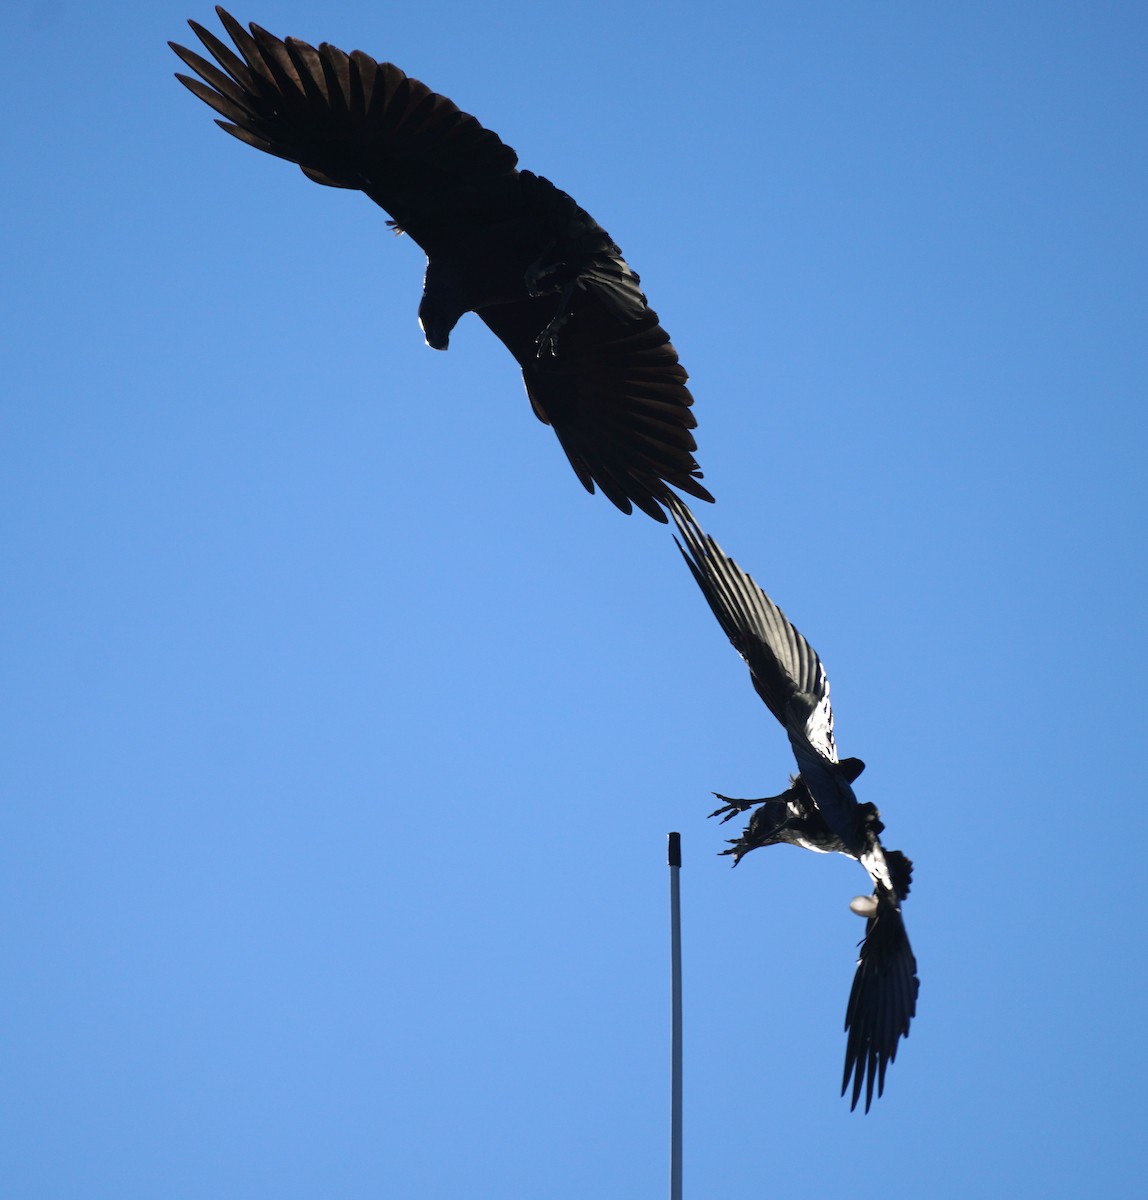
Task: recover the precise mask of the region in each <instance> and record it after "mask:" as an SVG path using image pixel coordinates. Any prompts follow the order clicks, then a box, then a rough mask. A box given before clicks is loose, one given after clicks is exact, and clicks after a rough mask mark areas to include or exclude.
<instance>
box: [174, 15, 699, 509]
mask: <svg viewBox="0 0 1148 1200" xmlns="http://www.w3.org/2000/svg"><path fill="white" fill-rule="evenodd" d="M216 12H217V13H218V14H219V19H220V21H221V22H222V23H223V27H224V29H225V30H226V31H227V33H228V35H229V36H230V37H231V40H232V42H233V43H234V46H235V50H232V49H231V48H230V47H228V46H227V45H225V44H224V43H223V42H222V41H220V39H219V38H217V37H215V36H214V35H213V34H212V33H211V32H209V31H208V30H207V29H205V28H203V26H201V25H199V24H197V23H196V22H195V21H189V22H188V24H190V26H191V28H192V29H193V30H194V32H195V34H196V36H197V37H198V38H199V40H200V41H201V42H202V43H203V45H204V46H205V47H206V48H207V51H208V52H209V54H210V55H211V57H212V58H213V59H214V60H215V62H214V63H212V62H209V61H208V60H207V59H205V58H203V57H202V56H201V55H199V54H197V53H195V52H193V51H191V50H188V49H186V48H185V47H183V46H179V45H177V44H176V43H174V42H171V43H169V44H170V45H171V48H172V49H173V50H174V51H175V52H176V54H178V55H179V57H180V58H181V59H182V60H183V62H184V63H185V64H186V65H187V66H188V67H190V68H191V70H192V71H194V72H195V76H197V77H193V76H188V75H183V74H178V73H177V78H178V79H179V80H180V81H181V82H182V83H184V84H185V85H186V86H187V87H188V88H189V89H190V90H191V91H192V92H193V93H194V94H195V95H196V96H198V97H199V98H200V99H201V100H203V101H204V102H205V103H207V104H209V105H210V106H211V107H212V108H213V109H214V110H215V111H216V112H217V113H218V114H219V115H220V117H222V118H223V119H222V120H219V121H217V122H216V123H217V124H218V125H219V126H220V127H221V128H222V129H224V130H225V131H226V132H228V133H230V134H233V135H234V136H235V137H237V138H238V139H239V140H240V141H243V142H246V143H247V144H248V145H251V146H255V147H256V148H257V149H259V150H263V151H265V152H266V153H268V154H274V155H276V156H277V157H279V158H285V159H287V160H288V161H290V162H294V163H297V164H298V166H299V167H300V168H301V169H302V171H303V173H304V174H305V175H306V176H307V177H308V178H309V179H312V180H314V181H315V182H316V183H321V184H325V185H327V186H329V187H338V188H351V189H355V190H358V191H361V192H363V193H365V194H366V195H367V196H368V197H370V199H371V200H373V201H374V202H375V203H376V204H378V205H379V206H380V207H381V208H383V209H385V210H386V212H387V213H388V214H389V215H390V218H391V221H390V224H391V225H392V226H393V227H394V228H395V230H396V231H397V232H400V233H405V234H407V235H408V236H409V237H410V238H411V239H412V240H413V241H414V242H415V243H417V245H418V246H419V247H421V249H422V250H423V251H424V252H425V253H426V256H427V270H426V280H425V284H424V289H423V296H422V302H421V304H420V305H419V321H420V323H421V325H422V328H423V332H424V334H425V336H426V340H427V343H428V344H429V345H430V346H432V347H434V348H435V349H436V350H445V349H446V347H447V342H448V340H449V338H450V333H451V330H452V329H453V328H454V326H455V324H456V322H457V321H458V320H459V318H460V317H461V316H462V315H463V313H466V312H476V313H477V314H478V316H479V317H480V318H481V319H482V320H483V321H484V322H485V323H486V325H487V326H488V327H489V328H490V329H491V331H492V332H493V333H494V335H495V336H496V337H497V338H498V339H499V340H500V341H501V342H503V344H504V345H505V346H506V348H507V349H508V350H509V351H510V353H511V354H512V355H513V356H514V358H515V360H516V361H517V362H518V365H519V367H520V368H521V369H522V375H523V379H524V381H525V383H526V392H527V396H528V397H529V399H530V403H531V406H532V407H533V409H534V412H535V414H536V415H537V416H538V418H539V419H540V420H542V421H543V422H545V423H546V424H548V425H551V426H552V427H553V429H554V432H555V433H556V434H557V435H558V440H559V442H560V443H561V444H562V448H563V450H564V451H565V452H566V456H567V457H568V458H569V460H570V464H571V465H572V466H573V468H574V471H575V473H576V474H577V476H578V478H579V479H580V480H581V481H582V484H583V485H584V486H585V487H586V489H587V491H590V492H593V491H594V489H595V486H597V487H598V488H600V489H601V491H602V492H603V494H604V495H606V496H607V497H608V498H609V499H610V500H611V501H612V502H613V503H614V504H615V505H617V507H618V508H620V509H621V510H622V511H623V512H627V513H628V512H632V511H633V508H634V507H635V506H636V507H637V508H639V509H641V510H642V511H643V512H645V513H647V514H649V515H650V516H651V517H653V518H654V519H655V520H657V521H662V522H665V520H666V515H665V512H664V511H663V507H662V506H663V505H665V504H666V503H668V501H669V499H670V497H672V496H673V494H674V493H673V492H672V491H671V490H670V489H671V488H677V489H679V490H680V491H682V492H685V493H688V494H689V495H691V496H694V497H697V498H698V499H701V500H712V499H713V497H712V496H711V495H710V494H709V492H708V491H707V490H706V489H705V488H704V487H703V486H702V484H701V483H699V482H698V481H699V479H700V478H701V471H700V469H699V467H698V464H697V460H696V459H695V458H694V453H693V452H694V450H695V449H696V448H697V446H696V443H695V441H694V438H693V434H692V433H691V430H692V429H693V428H694V427H695V425H696V423H697V422H696V420H695V418H694V416H693V413H692V411H691V406H692V404H693V397H692V396H691V395H690V392H689V389H688V388H687V387H686V378H687V377H686V371H685V369H684V368H683V367H682V365H681V363H680V362H679V361H678V355H677V352H676V351H675V350H674V347H673V346H672V345H671V344H670V339H669V335H668V334H667V333H666V332H665V330H664V329H662V327H661V325H660V323H659V321H658V316H657V313H655V312H654V310H653V309H652V308H650V307H649V305H648V304H647V303H646V297H645V296H644V295H643V293H642V291H641V288H640V280H639V278H638V275H637V274H636V273H635V272H634V271H633V270H631V268H630V267H629V266H628V265H627V263H626V261H625V259H624V258H623V257H622V252H621V251H620V250H619V249H618V247H617V246H616V245H615V244H614V242H613V241H612V240H611V238H610V236H609V234H607V233H606V231H605V230H604V229H603V228H602V227H601V225H599V224H598V223H597V222H596V221H595V220H594V219H593V217H591V216H590V215H589V213H587V212H586V211H585V210H584V209H582V208H580V207H579V206H578V204H577V203H575V201H574V200H573V199H572V198H571V197H570V196H568V195H567V194H566V193H565V192H563V191H560V190H559V189H558V188H556V187H555V186H554V185H553V184H552V183H550V182H549V181H548V180H546V179H544V178H543V177H542V176H540V175H535V174H533V173H532V172H530V171H520V170H519V169H518V168H517V163H518V156H517V155H516V154H515V152H514V151H513V150H512V149H511V148H510V147H509V146H507V145H506V144H505V143H504V142H503V141H502V140H501V139H500V138H499V137H498V135H497V134H495V133H493V132H491V131H490V130H489V129H485V128H483V126H482V125H480V124H479V122H478V121H477V120H475V118H474V117H472V116H469V115H468V114H467V113H464V112H462V111H461V110H460V109H459V108H457V107H456V106H455V105H454V104H453V103H452V102H451V101H450V100H448V99H447V98H446V97H445V96H440V95H438V94H437V93H435V92H432V91H431V90H430V89H429V88H428V87H427V86H426V85H425V84H422V83H420V82H419V81H418V80H417V79H412V78H411V77H410V76H408V75H406V74H404V73H403V72H402V71H401V70H399V68H398V67H396V66H394V65H392V64H391V63H385V62H384V63H379V62H376V61H375V60H374V59H373V58H371V57H369V56H368V55H366V54H364V53H363V52H362V51H361V50H355V51H353V52H352V53H350V54H347V53H345V52H344V51H342V50H338V49H336V48H335V47H334V46H331V45H328V44H327V43H325V42H324V43H323V44H321V45H320V46H319V47H318V48H317V49H316V48H315V47H314V46H310V45H308V44H307V43H306V42H301V41H299V40H298V39H296V38H287V39H286V40H285V41H281V40H280V39H279V38H277V37H274V36H273V35H272V34H270V33H268V32H267V31H266V30H265V29H261V28H260V27H259V26H258V25H254V24H252V25H251V27H250V31H248V30H246V29H244V28H243V26H242V25H241V24H240V23H239V22H238V21H236V20H235V18H234V17H232V16H231V15H230V14H229V13H227V12H225V11H224V10H223V9H222V8H217V9H216ZM235 51H238V54H237V53H236V52H235ZM216 64H218V65H216Z"/></svg>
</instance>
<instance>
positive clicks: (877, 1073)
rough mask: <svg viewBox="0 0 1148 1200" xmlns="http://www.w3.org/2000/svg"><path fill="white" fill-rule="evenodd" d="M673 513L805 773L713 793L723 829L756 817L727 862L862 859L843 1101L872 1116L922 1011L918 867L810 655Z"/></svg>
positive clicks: (705, 539) (687, 553)
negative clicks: (810, 856) (761, 854)
mask: <svg viewBox="0 0 1148 1200" xmlns="http://www.w3.org/2000/svg"><path fill="white" fill-rule="evenodd" d="M670 512H671V514H672V516H673V518H674V523H675V524H676V525H677V528H678V531H679V532H680V534H681V537H682V541H684V542H685V547H683V546H682V542H681V541H678V539H677V538H675V539H674V540H675V541H677V542H678V549H679V550H681V552H682V557H683V558H684V559H685V561H686V564H687V565H688V566H689V568H690V571H691V573H692V574H693V577H694V579H695V580H696V581H697V585H698V587H700V588H701V590H702V594H703V595H704V596H705V598H706V600H707V601H708V603H709V606H710V608H711V609H712V610H713V613H714V616H716V617H717V619H718V624H719V625H721V627H722V629H723V630H725V633H726V636H727V637H728V638H729V640H730V641H731V642H732V643H733V646H734V649H735V650H737V652H738V653H739V654H740V655H741V656H742V658H743V659H745V661H746V663H747V664H748V665H749V673H750V679H751V680H752V682H753V686H754V688H755V690H756V691H757V694H758V695H759V696H760V697H761V698H762V700H764V701H765V705H766V707H767V708H768V709H769V711H770V712H771V713H773V715H774V716H775V717H776V718H777V720H778V721H779V722H780V723H781V725H782V727H783V728H784V729H785V732H786V733H787V734H788V736H789V744H790V746H791V747H792V748H793V754H794V757H795V758H796V759H797V765H798V768H799V773H798V774H797V775H794V776H791V777H790V786H789V788H788V789H786V791H784V792H782V793H781V794H780V795H779V796H768V797H763V798H762V799H760V800H736V799H731V798H730V797H728V796H722V795H720V794H719V795H718V797H717V798H718V799H719V800H723V801H725V804H724V805H723V807H722V808H719V809H717V810H716V811H715V812H713V813H711V814H710V815H711V816H714V817H716V816H721V817H722V820H723V821H728V820H729V819H730V818H731V817H733V816H734V815H735V814H737V813H741V812H745V811H746V810H747V809H750V808H753V809H755V810H756V811H754V812H753V813H752V815H751V816H750V819H749V824H748V825H747V826H746V828H745V830H744V831H743V833H742V835H741V837H739V838H736V839H733V840H732V841H731V848H730V849H729V850H725V851H723V853H724V854H732V855H733V858H734V865H735V866H736V865H737V863H738V862H739V861H740V859H741V858H742V857H743V856H744V855H745V854H748V853H749V851H750V850H755V849H757V848H758V847H759V846H773V845H777V844H780V843H782V842H788V843H790V844H791V845H795V846H802V847H804V848H805V849H807V850H815V851H818V852H819V853H839V854H845V855H848V856H849V857H850V858H855V859H856V860H857V861H858V862H859V863H860V864H861V865H862V866H863V867H864V868H865V870H866V871H867V872H868V873H869V877H870V879H871V880H872V882H873V893H872V895H870V896H858V897H856V898H855V899H854V900H853V901H852V902H851V904H850V908H852V909H853V911H854V912H855V913H857V914H858V915H859V916H863V917H865V918H866V928H865V938H864V941H863V942H862V944H861V952H860V956H859V959H858V962H857V970H856V972H855V974H854V977H853V987H852V990H851V992H850V994H849V1004H848V1006H847V1008H846V1011H845V1030H846V1034H847V1036H846V1045H845V1074H844V1078H843V1080H842V1084H841V1094H842V1095H844V1094H845V1092H846V1090H847V1088H848V1087H849V1083H850V1079H852V1082H853V1096H852V1104H851V1106H850V1107H851V1108H856V1107H857V1102H858V1099H859V1098H860V1095H861V1092H862V1089H864V1091H865V1111H866V1112H868V1111H869V1106H870V1104H871V1103H872V1100H873V1090H874V1087H876V1091H877V1095H878V1096H880V1095H881V1094H882V1092H883V1091H884V1088H885V1071H886V1069H887V1067H888V1065H889V1064H890V1063H891V1062H892V1061H893V1060H894V1058H895V1057H896V1054H897V1043H898V1041H899V1039H900V1038H901V1037H907V1036H908V1034H909V1022H910V1021H911V1020H912V1018H913V1016H914V1014H915V1013H916V1009H917V991H918V986H919V985H918V980H917V960H916V959H915V958H914V956H913V951H912V948H911V947H910V945H909V938H908V935H907V934H906V932H905V924H904V921H903V919H902V916H901V902H902V901H903V900H904V899H905V897H906V896H907V895H908V894H909V883H910V880H911V878H912V870H913V868H912V863H911V862H910V861H909V859H908V858H906V857H905V855H904V854H902V853H901V852H900V851H899V850H885V849H884V847H883V846H882V845H881V838H880V835H881V832H882V830H883V828H884V826H883V825H882V823H881V820H880V817H879V815H878V812H877V809H876V808H875V807H874V806H873V805H872V804H861V803H859V802H858V800H857V797H856V796H855V795H854V792H853V786H852V785H853V782H854V781H855V780H856V779H857V777H858V775H860V774H861V772H862V771H863V770H864V769H865V764H864V763H863V762H862V761H861V760H860V759H858V758H845V759H839V758H838V757H837V747H836V744H835V742H834V739H833V709H832V707H831V706H830V703H829V681H828V679H827V678H826V676H825V668H824V667H823V666H822V665H821V660H820V659H819V658H818V657H817V653H816V652H815V651H814V649H813V647H812V646H810V644H809V643H808V642H807V641H806V640H805V638H803V637H802V636H801V634H800V633H798V631H797V630H796V629H795V628H794V627H793V625H792V624H791V622H790V621H789V620H788V619H787V618H786V616H785V614H784V613H783V612H782V611H781V609H780V608H778V607H777V605H776V604H774V602H773V601H772V600H771V599H770V598H769V597H768V596H767V595H766V594H765V592H763V591H762V589H761V588H760V587H758V585H757V584H756V583H755V582H754V581H753V579H752V578H751V577H750V576H749V575H747V574H746V573H745V572H744V571H743V570H742V569H741V568H740V567H739V566H738V565H737V563H735V562H734V561H733V559H731V558H729V557H727V556H726V555H725V554H724V553H723V552H722V550H721V548H720V547H719V546H718V544H717V543H716V542H715V541H714V540H713V538H712V537H710V536H709V535H708V534H706V533H704V532H703V531H702V530H701V528H700V527H699V526H698V523H697V521H696V519H695V518H694V516H693V514H692V513H691V512H690V510H689V509H688V508H687V507H686V505H685V504H683V503H682V502H681V501H680V500H678V499H677V498H676V497H675V498H674V501H673V502H672V503H671V505H670Z"/></svg>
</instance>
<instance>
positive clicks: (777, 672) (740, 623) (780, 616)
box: [670, 499, 837, 775]
mask: <svg viewBox="0 0 1148 1200" xmlns="http://www.w3.org/2000/svg"><path fill="white" fill-rule="evenodd" d="M670 512H671V514H672V515H673V518H674V523H675V524H676V525H677V527H678V530H679V532H680V533H681V535H682V539H683V540H684V541H685V544H686V549H683V548H682V545H681V543H680V542H679V543H678V549H679V550H681V551H682V556H683V558H685V560H686V565H687V566H688V567H689V568H690V571H691V572H692V573H693V577H694V579H695V580H696V581H697V584H698V587H700V588H701V590H702V594H703V595H704V596H705V598H706V600H707V601H708V602H709V606H710V608H711V609H713V613H714V616H715V617H717V619H718V623H719V624H720V625H721V627H722V629H724V630H725V633H726V636H727V637H728V638H729V640H730V641H731V642H732V643H733V646H734V649H735V650H737V652H738V653H739V654H740V655H741V656H742V658H744V659H745V661H746V662H747V663H748V664H749V673H750V676H751V678H752V680H753V686H754V688H755V689H756V690H757V694H758V695H759V696H760V697H761V698H762V700H764V701H765V704H766V707H767V708H768V709H769V711H770V712H771V713H773V715H774V716H775V717H776V718H777V720H778V721H780V722H781V724H782V725H783V726H784V727H785V730H786V732H787V733H788V734H789V736H790V739H791V740H792V741H794V742H795V743H800V742H802V741H805V742H807V743H808V744H809V745H810V746H811V748H812V749H813V750H814V751H816V753H817V754H818V755H819V756H820V757H821V758H823V759H825V760H828V761H829V762H831V763H835V762H836V761H837V747H836V745H835V743H834V741H833V709H832V708H831V707H830V704H829V681H828V680H827V679H826V677H825V668H824V667H823V666H822V665H821V660H820V659H819V658H818V657H817V652H816V651H815V650H814V649H813V647H812V646H811V645H810V644H809V643H808V642H807V641H806V640H805V638H803V637H802V636H801V634H800V633H798V631H797V630H796V629H795V628H794V626H793V624H792V622H790V620H789V619H788V618H787V617H786V615H785V614H784V613H783V612H782V611H781V609H780V608H778V607H777V605H776V604H774V602H773V601H772V600H771V599H770V598H769V597H768V596H767V595H766V594H765V592H764V591H762V589H761V588H760V587H758V585H757V584H756V583H755V582H754V581H753V579H752V577H751V576H749V575H748V574H746V572H745V571H743V570H742V569H741V568H740V567H739V566H738V565H737V563H735V562H734V561H733V559H732V558H729V557H728V556H727V555H726V554H724V553H723V552H722V549H721V547H720V546H719V545H718V544H717V542H715V541H714V539H713V538H712V537H710V536H709V534H707V533H704V532H703V531H702V529H701V528H700V526H699V525H698V523H697V521H696V520H695V518H694V515H693V513H691V512H690V510H689V509H688V508H687V507H686V506H685V504H683V503H682V502H681V501H680V500H677V499H675V500H674V501H673V503H672V504H671V506H670ZM675 540H676V539H675ZM687 550H688V553H687ZM795 749H796V745H795ZM799 762H801V759H800V758H799ZM809 765H812V764H807V763H806V762H801V766H802V773H803V775H804V774H805V772H806V768H807V766H809Z"/></svg>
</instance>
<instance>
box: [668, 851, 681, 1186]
mask: <svg viewBox="0 0 1148 1200" xmlns="http://www.w3.org/2000/svg"><path fill="white" fill-rule="evenodd" d="M669 862H670V993H671V1001H670V1200H682V903H681V892H680V890H679V886H678V874H679V872H680V871H681V867H682V835H681V834H680V833H671V834H670V836H669Z"/></svg>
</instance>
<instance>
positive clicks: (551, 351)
mask: <svg viewBox="0 0 1148 1200" xmlns="http://www.w3.org/2000/svg"><path fill="white" fill-rule="evenodd" d="M577 286H578V280H577V279H571V280H570V282H569V283H568V284H567V285H566V286H565V287H564V288H563V289H562V294H561V296H560V297H559V299H558V311H557V312H556V313H555V314H554V316H553V317H551V319H550V322H549V323H548V324H547V326H546V328H545V329H543V331H542V332H541V333H540V334H539V335H538V336H537V337H536V338H535V339H534V344H535V346H537V350H536V351H535V357H536V358H542V357H544V356H549V357H550V358H557V357H558V330H559V329H561V328H562V326H563V325H565V324H566V322H567V321H569V320H570V317H571V315H572V314H571V311H570V297H571V296H572V295H573V294H574V289H575V288H576V287H577ZM532 294H537V295H541V293H532Z"/></svg>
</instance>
